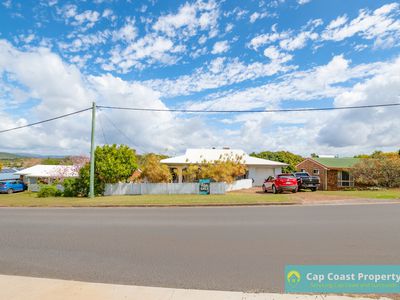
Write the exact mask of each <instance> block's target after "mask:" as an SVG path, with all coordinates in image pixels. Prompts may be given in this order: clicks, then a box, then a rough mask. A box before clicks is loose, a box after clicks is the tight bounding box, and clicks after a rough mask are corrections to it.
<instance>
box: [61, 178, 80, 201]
mask: <svg viewBox="0 0 400 300" xmlns="http://www.w3.org/2000/svg"><path fill="white" fill-rule="evenodd" d="M63 187H64V192H63V196H64V197H76V196H78V194H79V193H78V189H77V180H76V179H75V178H66V179H64V182H63Z"/></svg>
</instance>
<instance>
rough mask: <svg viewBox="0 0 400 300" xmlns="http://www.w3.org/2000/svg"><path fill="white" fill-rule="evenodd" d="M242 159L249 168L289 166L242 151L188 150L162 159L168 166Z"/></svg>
mask: <svg viewBox="0 0 400 300" xmlns="http://www.w3.org/2000/svg"><path fill="white" fill-rule="evenodd" d="M236 156H238V157H241V161H242V163H243V164H245V165H248V166H274V167H285V166H287V165H288V164H285V163H281V162H278V161H273V160H267V159H262V158H257V157H253V156H249V155H248V154H247V153H246V152H244V151H243V150H240V149H187V150H186V152H185V154H184V155H179V156H175V157H170V158H166V159H162V160H161V163H163V164H167V165H186V164H197V163H202V162H203V161H207V162H212V161H216V160H219V159H224V158H227V157H232V158H235V157H236Z"/></svg>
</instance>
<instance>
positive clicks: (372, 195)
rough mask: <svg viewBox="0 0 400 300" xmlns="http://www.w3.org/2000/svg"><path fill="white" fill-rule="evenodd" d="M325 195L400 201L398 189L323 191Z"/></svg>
mask: <svg viewBox="0 0 400 300" xmlns="http://www.w3.org/2000/svg"><path fill="white" fill-rule="evenodd" d="M321 193H323V194H325V195H331V196H346V197H354V198H369V199H400V189H387V190H377V191H368V190H365V191H324V192H321Z"/></svg>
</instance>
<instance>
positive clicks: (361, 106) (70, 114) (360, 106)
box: [0, 103, 400, 135]
mask: <svg viewBox="0 0 400 300" xmlns="http://www.w3.org/2000/svg"><path fill="white" fill-rule="evenodd" d="M394 106H400V103H388V104H372V105H358V106H339V107H320V108H289V109H267V110H198V109H161V108H139V107H121V106H105V105H97V106H96V107H97V108H100V109H114V110H130V111H149V112H180V113H277V112H308V111H327V110H346V109H363V108H378V107H394ZM91 109H92V107H89V108H85V109H82V110H78V111H75V112H72V113H68V114H64V115H61V116H57V117H54V118H50V119H46V120H42V121H38V122H35V123H30V124H27V125H22V126H18V127H13V128H9V129H4V130H0V133H5V132H9V131H13V130H18V129H22V128H27V127H31V126H35V125H39V124H43V123H46V122H51V121H54V120H58V119H62V118H66V117H69V116H72V115H76V114H79V113H82V112H85V111H88V110H91ZM106 117H107V116H106ZM107 119H108V120H109V121H111V120H110V119H109V118H108V117H107ZM113 126H114V127H116V128H117V129H118V130H120V129H119V128H118V127H117V126H115V124H113ZM120 132H122V131H120ZM122 134H123V135H125V134H124V133H123V132H122Z"/></svg>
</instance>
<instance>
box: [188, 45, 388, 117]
mask: <svg viewBox="0 0 400 300" xmlns="http://www.w3.org/2000/svg"><path fill="white" fill-rule="evenodd" d="M271 53H272V54H271V55H272V56H273V57H275V58H279V55H280V54H279V52H278V53H275V51H274V50H271ZM349 64H350V61H349V60H346V59H345V58H344V57H343V56H342V55H338V56H335V57H333V58H332V59H331V61H330V62H328V63H327V64H326V65H321V66H318V67H314V68H312V69H309V70H306V71H294V72H292V73H288V74H286V75H283V76H282V77H280V78H278V79H277V80H276V81H275V82H271V83H267V84H264V85H261V86H258V87H251V88H248V89H244V90H240V91H229V92H226V93H222V94H218V93H217V94H215V95H210V100H207V101H202V102H201V103H197V102H196V103H190V106H189V107H190V108H196V109H221V110H223V109H233V108H235V109H255V108H265V107H270V106H271V105H272V106H273V107H275V106H276V105H279V104H280V103H281V102H282V101H285V100H292V101H310V100H318V99H327V98H332V97H336V96H337V95H339V94H340V93H342V92H344V91H346V90H348V88H347V87H346V86H344V85H341V83H346V82H348V81H350V80H354V79H358V80H361V79H363V78H368V77H371V76H373V75H375V74H378V73H379V72H380V71H381V70H382V68H383V67H384V66H386V64H385V63H371V64H360V65H357V66H355V67H352V68H351V67H349Z"/></svg>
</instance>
